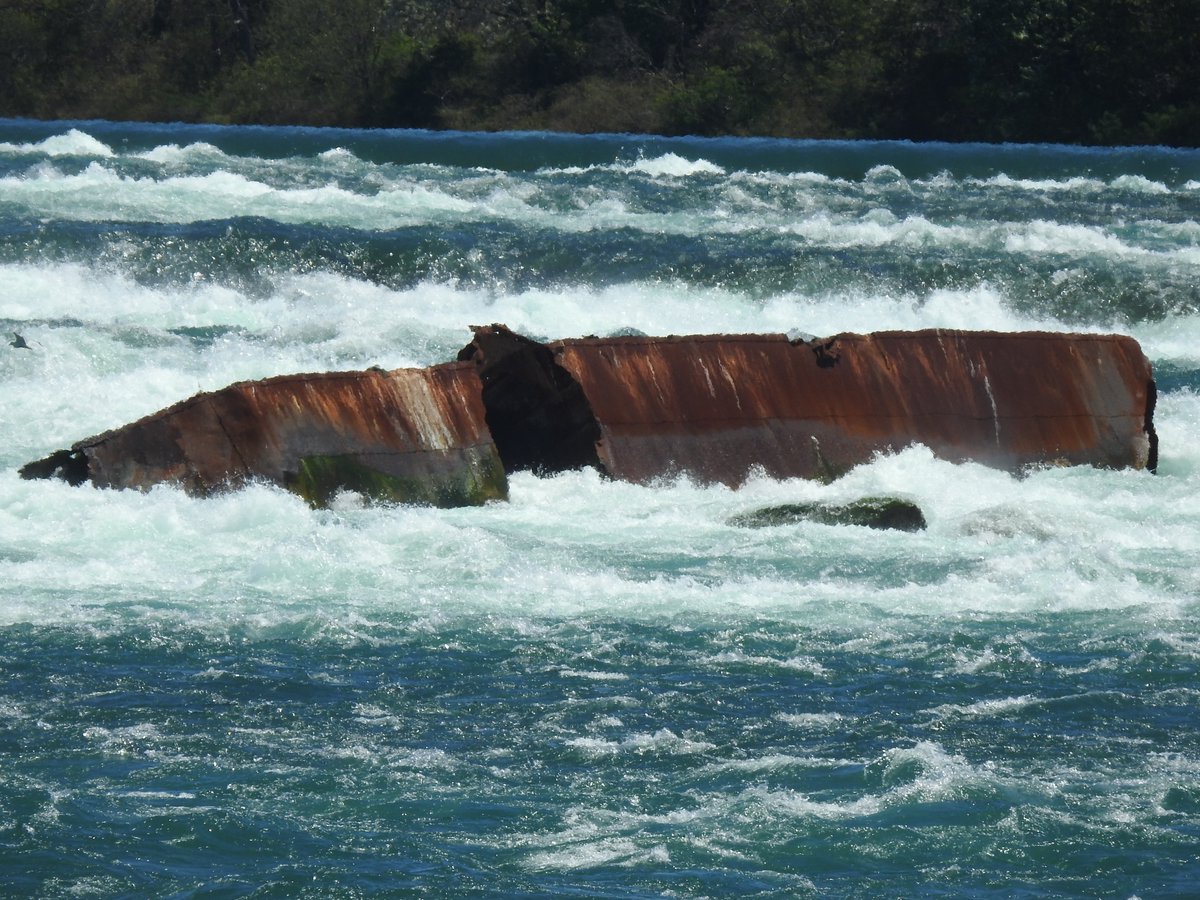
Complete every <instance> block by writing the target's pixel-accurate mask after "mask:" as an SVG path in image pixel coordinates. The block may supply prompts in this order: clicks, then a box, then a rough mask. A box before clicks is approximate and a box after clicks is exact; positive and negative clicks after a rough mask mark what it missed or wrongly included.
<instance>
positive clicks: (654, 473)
mask: <svg viewBox="0 0 1200 900" xmlns="http://www.w3.org/2000/svg"><path fill="white" fill-rule="evenodd" d="M550 346H551V348H552V349H553V351H554V354H555V361H556V362H557V363H558V365H560V366H562V368H563V369H565V370H566V371H567V372H569V373H570V374H571V376H572V377H573V378H574V379H575V380H577V381H578V383H579V384H580V385H581V386H582V388H583V393H584V395H585V396H586V398H587V401H588V403H589V405H590V408H591V412H592V414H593V415H594V416H595V419H596V422H597V423H598V425H599V429H600V439H599V441H598V442H597V457H598V459H599V462H600V464H601V465H602V466H603V468H604V469H605V470H606V471H607V472H608V473H609V474H610V475H612V476H613V477H615V478H620V479H626V480H632V481H640V482H644V481H648V480H651V479H654V478H657V477H661V476H665V475H673V474H677V473H686V474H688V475H690V476H692V477H695V478H697V479H698V480H701V481H711V482H723V483H726V484H731V485H736V484H739V483H740V482H742V481H743V480H744V479H745V478H746V477H747V476H748V475H749V474H750V473H751V472H752V471H754V470H756V469H761V470H762V471H764V472H765V473H766V474H768V475H771V476H773V477H776V478H788V477H801V478H821V479H828V478H833V477H837V476H838V475H840V474H842V473H844V472H846V471H847V470H849V469H850V468H852V467H854V466H856V465H859V464H861V463H863V462H866V461H868V460H870V459H871V458H872V457H873V456H875V455H876V454H878V453H880V452H888V451H895V450H899V449H902V448H903V447H906V446H909V445H911V444H917V443H919V444H924V445H926V446H928V447H929V448H930V449H932V451H933V452H934V453H935V454H937V455H938V456H940V457H942V458H945V459H948V460H953V461H964V460H974V461H978V462H981V463H984V464H987V465H991V466H996V467H998V468H1003V469H1007V470H1010V471H1019V470H1021V469H1024V468H1025V467H1028V466H1031V465H1040V464H1052V465H1058V464H1067V465H1075V464H1082V465H1093V466H1101V467H1116V468H1120V467H1132V468H1153V467H1154V465H1155V463H1156V452H1157V450H1156V448H1157V442H1156V438H1155V435H1154V431H1153V424H1152V415H1153V407H1154V383H1153V378H1152V372H1151V368H1150V364H1149V362H1148V361H1147V359H1146V357H1145V356H1144V354H1143V353H1142V351H1141V348H1140V347H1139V346H1138V344H1137V342H1136V341H1134V340H1133V339H1131V338H1128V337H1122V336H1117V335H1090V334H1051V333H1019V334H1001V333H993V332H964V331H946V330H930V331H920V332H880V333H875V334H867V335H860V334H842V335H838V336H836V337H833V338H828V339H820V340H813V341H807V342H799V341H789V340H788V339H787V337H786V336H784V335H751V336H728V335H725V336H699V337H671V338H641V337H630V338H612V339H582V340H569V341H560V342H557V343H554V344H551V345H550Z"/></svg>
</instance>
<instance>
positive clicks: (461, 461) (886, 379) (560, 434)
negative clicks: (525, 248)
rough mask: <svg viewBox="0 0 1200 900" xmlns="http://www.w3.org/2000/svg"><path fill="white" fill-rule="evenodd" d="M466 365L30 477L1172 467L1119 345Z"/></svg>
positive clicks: (198, 487) (282, 392)
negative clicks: (975, 465)
mask: <svg viewBox="0 0 1200 900" xmlns="http://www.w3.org/2000/svg"><path fill="white" fill-rule="evenodd" d="M474 332H475V334H474V339H473V340H472V341H471V343H470V344H468V345H467V347H465V348H464V349H463V351H462V352H461V353H460V354H459V361H458V362H454V363H447V364H444V365H438V366H432V367H430V368H428V369H398V370H395V371H392V372H384V371H382V370H371V371H367V372H335V373H325V374H313V375H294V376H286V377H280V378H270V379H266V380H264V381H256V382H243V383H239V384H235V385H231V386H230V387H228V388H225V389H223V390H220V391H215V392H212V393H207V394H200V395H197V396H196V397H193V398H191V399H189V400H186V401H183V402H182V403H179V404H177V405H175V406H173V407H170V408H169V409H166V410H163V411H162V412H160V413H156V414H154V415H152V416H148V417H146V418H145V419H142V420H139V421H138V422H134V423H132V424H130V425H127V426H125V427H123V428H118V429H115V430H113V431H110V432H106V433H105V434H102V435H98V436H96V437H93V438H89V439H86V440H83V441H80V442H79V443H77V444H75V445H74V446H73V447H72V448H71V449H69V450H62V451H59V452H57V453H55V454H52V455H51V456H49V457H47V458H46V459H44V460H39V461H37V462H33V463H30V464H28V465H27V466H25V467H24V468H23V469H22V473H21V474H22V475H23V476H24V477H27V478H35V477H50V476H58V477H62V478H65V479H66V480H68V481H71V482H73V483H84V482H90V483H92V484H94V485H97V486H100V487H120V488H127V487H133V488H143V489H144V488H148V487H151V486H153V485H155V484H160V483H173V484H178V485H181V486H183V487H184V488H186V489H187V490H189V491H191V492H193V493H198V494H205V493H209V492H211V491H213V490H218V489H223V488H227V487H236V486H237V485H240V484H243V483H245V482H247V481H250V480H263V481H268V482H271V483H275V484H279V485H283V486H285V487H287V488H289V489H291V490H293V491H296V492H297V493H299V494H301V495H302V496H304V497H306V498H307V499H308V500H309V501H310V502H311V503H313V504H315V505H323V504H326V503H328V502H329V501H330V499H332V497H333V496H334V495H335V494H336V493H337V492H338V491H342V490H351V491H357V492H359V493H362V494H364V495H367V496H368V497H372V498H375V499H380V500H387V501H395V502H403V503H427V504H433V505H438V506H460V505H467V504H476V503H483V502H487V501H488V500H492V499H500V498H503V497H505V496H506V494H507V473H509V472H514V471H520V470H533V471H535V472H538V473H552V472H558V471H564V470H569V469H577V468H580V467H584V466H595V467H597V468H599V469H600V470H602V471H603V472H605V473H606V474H607V475H609V476H611V477H613V478H617V479H622V480H628V481H635V482H649V481H652V480H654V479H657V478H662V477H669V476H674V475H679V474H683V475H687V476H689V477H692V478H694V479H696V480H697V481H701V482H717V483H724V484H729V485H733V486H736V485H738V484H740V483H742V482H743V481H744V480H745V479H746V478H747V477H749V476H750V475H751V474H752V473H754V472H756V471H762V472H764V473H766V474H767V475H770V476H773V477H776V478H796V477H799V478H818V479H826V480H827V479H832V478H836V477H838V476H839V475H841V474H843V473H844V472H846V471H848V470H849V469H851V468H853V467H854V466H857V465H860V464H862V463H864V462H867V461H869V460H870V459H871V458H872V457H874V456H875V455H877V454H879V453H881V452H890V451H896V450H900V449H902V448H904V447H906V446H909V445H911V444H914V443H919V444H924V445H925V446H928V447H929V448H930V449H931V450H932V451H933V452H934V453H935V454H937V455H938V456H940V457H942V458H944V459H947V460H951V461H955V462H961V461H966V460H974V461H977V462H980V463H983V464H986V465H990V466H995V467H998V468H1002V469H1006V470H1009V471H1014V472H1017V471H1020V470H1022V469H1025V468H1026V467H1029V466H1036V465H1092V466H1101V467H1110V468H1135V469H1143V468H1145V469H1153V468H1154V467H1155V465H1156V463H1157V438H1156V436H1155V432H1154V426H1153V412H1154V402H1155V390H1154V382H1153V373H1152V371H1151V368H1150V363H1149V361H1148V360H1147V359H1146V357H1145V355H1144V354H1143V353H1142V351H1141V348H1140V347H1139V346H1138V345H1137V343H1136V342H1135V341H1134V340H1132V339H1131V338H1128V337H1122V336H1117V335H1079V334H1050V333H1018V334H1000V333H994V332H966V331H946V330H930V331H918V332H880V333H876V334H867V335H860V334H842V335H837V336H835V337H831V338H824V339H814V340H807V341H801V340H789V339H788V338H787V337H786V336H785V335H742V336H738V335H733V336H730V335H712V336H690V337H666V338H651V337H614V338H581V339H575V340H563V341H555V342H552V343H548V344H547V343H540V342H538V341H534V340H531V339H529V338H525V337H522V336H520V335H518V334H515V333H514V332H512V331H510V330H508V329H507V328H505V327H504V326H502V325H492V326H487V327H479V328H476V329H475V330H474Z"/></svg>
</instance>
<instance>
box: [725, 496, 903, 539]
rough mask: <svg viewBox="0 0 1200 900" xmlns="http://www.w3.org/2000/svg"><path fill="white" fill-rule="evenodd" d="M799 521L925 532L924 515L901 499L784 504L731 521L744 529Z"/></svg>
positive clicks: (740, 516) (764, 508) (865, 498)
mask: <svg viewBox="0 0 1200 900" xmlns="http://www.w3.org/2000/svg"><path fill="white" fill-rule="evenodd" d="M797 522H819V523H820V524H822V525H861V526H863V527H866V528H878V529H894V530H896V531H923V530H924V529H925V524H926V523H925V514H924V513H923V512H921V507H919V506H917V504H915V503H913V502H912V501H911V500H903V499H901V498H899V497H864V498H863V499H861V500H855V501H853V502H852V503H847V504H844V505H841V506H831V505H828V504H824V503H784V504H781V505H779V506H766V507H763V508H762V509H756V510H753V511H751V512H747V513H742V514H741V515H737V516H734V517H733V518H732V519H730V520H729V524H730V525H736V526H738V527H741V528H770V527H773V526H777V525H793V524H795V523H797Z"/></svg>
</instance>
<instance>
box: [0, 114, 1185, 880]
mask: <svg viewBox="0 0 1200 900" xmlns="http://www.w3.org/2000/svg"><path fill="white" fill-rule="evenodd" d="M491 322H501V323H504V324H506V325H508V326H509V327H511V328H513V329H515V330H517V331H520V332H522V333H525V334H528V335H531V336H533V337H537V338H539V339H555V338H565V337H578V336H582V335H587V334H596V335H606V334H612V333H614V332H618V331H621V330H623V329H626V330H627V329H638V330H639V331H642V332H645V333H648V334H688V333H717V332H738V333H748V332H780V331H783V332H787V331H792V330H800V331H804V332H808V333H811V334H816V335H827V334H834V333H837V332H841V331H858V332H866V331H875V330H884V329H909V328H927V327H945V328H970V329H994V330H1001V331H1011V330H1026V329H1039V330H1051V331H1088V332H1120V333H1124V334H1129V335H1132V336H1133V337H1135V338H1136V339H1137V340H1138V341H1139V342H1140V343H1141V345H1142V347H1143V349H1144V350H1145V352H1146V354H1147V355H1148V356H1149V357H1150V359H1151V360H1152V362H1153V364H1154V367H1155V373H1156V378H1157V381H1158V387H1159V402H1158V409H1157V415H1156V422H1157V427H1158V432H1159V435H1160V439H1161V446H1160V465H1159V471H1158V473H1157V474H1151V473H1147V472H1133V471H1099V470H1093V469H1089V468H1050V469H1043V470H1036V471H1030V472H1028V473H1025V474H1023V475H1021V476H1019V477H1018V476H1014V475H1010V474H1007V473H1004V472H1000V471H995V470H990V469H986V468H983V467H981V466H978V465H974V464H962V465H955V464H950V463H947V462H943V461H940V460H938V459H936V458H934V457H933V456H932V455H931V453H930V452H928V450H926V449H925V448H923V447H920V446H914V447H910V448H907V449H905V450H903V451H901V452H898V453H895V454H893V455H887V456H883V457H880V458H878V459H877V460H875V461H874V462H872V463H871V464H869V465H865V466H862V467H860V468H858V469H855V470H853V471H852V472H850V473H849V474H848V475H846V476H845V477H843V478H841V479H839V480H837V481H834V482H832V483H830V484H819V483H810V482H803V481H787V482H777V481H772V480H769V479H766V478H757V479H753V480H752V481H751V482H750V483H749V484H748V485H746V486H745V487H743V488H741V489H740V490H730V489H728V488H724V487H713V486H704V485H698V484H694V483H690V482H689V481H687V480H678V481H671V482H667V483H661V484H655V485H650V486H638V485H631V484H624V483H619V482H611V481H605V480H603V479H601V478H600V477H599V476H598V475H597V474H596V473H595V472H593V471H581V472H573V473H569V474H564V475H560V476H558V477H554V478H548V479H539V478H536V477H533V476H532V475H526V474H521V475H517V476H515V477H513V478H512V479H511V484H510V493H511V499H510V501H508V502H505V503H495V504H491V505H488V506H484V507H479V508H469V509H453V510H441V509H426V508H415V507H394V506H371V505H367V504H364V503H363V502H362V501H361V500H360V499H359V498H357V497H355V496H347V495H344V496H342V497H341V498H339V499H338V500H337V501H336V502H335V503H334V505H333V507H332V508H330V509H326V510H314V509H311V508H309V507H308V506H307V505H306V504H305V503H304V502H303V501H302V500H301V499H300V498H298V497H296V496H293V495H291V494H289V493H287V492H285V491H283V490H280V489H276V488H273V487H267V486H256V487H251V488H249V489H246V490H242V491H238V492H234V493H228V494H223V495H220V496H216V497H212V498H209V499H196V498H191V497H188V496H186V495H185V494H183V493H182V492H181V491H179V490H177V489H175V488H170V487H160V488H156V489H154V490H152V491H150V492H148V493H138V492H133V491H127V492H121V491H105V490H97V489H94V488H91V487H82V488H73V487H70V486H68V485H66V484H63V483H59V482H49V481H35V482H29V481H23V480H21V479H20V478H19V477H18V475H17V470H18V469H19V468H20V466H21V465H22V464H24V463H25V462H28V461H30V460H32V459H36V458H39V457H42V456H44V455H46V454H47V453H49V452H50V451H52V450H56V449H59V448H61V447H66V446H69V445H70V444H72V443H73V442H75V441H77V440H79V439H82V438H85V437H88V436H91V435H93V434H96V433H98V432H101V431H104V430H106V429H108V428H111V427H115V426H117V425H121V424H124V423H126V422H129V421H132V420H134V419H136V418H139V417H140V416H143V415H146V414H148V413H151V412H153V411H155V410H157V409H160V408H162V407H164V406H167V405H170V404H171V403H174V402H175V401H177V400H180V399H183V398H185V397H187V396H190V395H191V394H194V393H196V392H197V391H200V390H212V389H216V388H220V387H222V386H224V385H226V384H229V383H230V382H234V381H238V380H242V379H249V378H260V377H265V376H270V375H277V374H285V373H294V372H307V371H319V370H327V369H363V368H366V367H368V366H373V365H379V366H383V367H385V368H389V369H390V368H396V367H401V366H425V365H429V364H433V363H437V362H443V361H446V360H449V359H451V358H453V356H454V355H455V353H456V352H457V351H458V350H459V348H460V347H462V346H463V345H464V344H466V343H467V342H468V341H469V340H470V337H471V334H470V331H469V326H470V325H473V324H487V323H491ZM0 330H2V331H3V332H5V333H6V334H5V341H4V343H3V344H0V893H3V894H4V895H5V896H13V897H16V896H29V897H39V898H42V897H44V898H51V897H146V896H170V897H178V898H185V897H187V898H193V897H195V898H198V897H205V898H217V897H221V898H226V897H229V898H232V897H255V898H268V897H271V898H292V897H311V898H317V897H321V898H325V897H368V896H380V897H388V896H422V897H446V898H459V897H558V896H566V895H573V896H589V897H590V896H603V897H667V896H670V897H688V898H698V897H735V896H736V897H747V896H759V897H801V898H804V897H812V898H860V897H861V898H884V897H887V898H890V897H956V898H957V897H968V898H1012V897H1025V898H1042V897H1105V898H1107V897H1112V898H1123V900H1125V898H1133V897H1139V898H1144V900H1150V898H1162V897H1194V896H1196V895H1197V892H1198V891H1200V151H1194V150H1189V151H1175V150H1166V149H1154V148H1129V149H1116V150H1091V149H1081V148H1068V147H1053V146H1040V147H991V146H979V145H961V146H950V145H914V144H893V143H822V142H787V141H774V140H691V139H680V140H666V139H655V138H639V137H630V136H598V137H574V136H554V135H541V134H508V135H503V134H502V135H467V134H433V133H421V132H366V131H362V132H358V131H327V130H305V129H269V128H204V127H190V126H178V125H166V126H150V125H118V124H112V123H103V122H84V123H61V122H50V123H37V122H26V121H0ZM10 332H16V333H19V334H21V335H23V336H24V338H25V339H26V341H27V342H28V344H29V347H28V348H18V347H12V346H10V344H9V341H10V340H12V339H13V338H12V335H11V334H10ZM868 495H895V496H902V497H905V498H908V499H910V500H913V501H915V502H916V503H917V504H919V505H920V507H921V508H922V510H923V511H924V514H925V517H926V519H927V521H928V528H927V529H926V530H925V531H922V532H918V533H902V532H888V531H875V530H871V529H867V528H861V527H855V526H830V525H824V524H817V523H799V524H792V525H785V526H780V527H772V528H761V529H749V528H744V527H739V526H738V525H736V524H732V523H731V519H733V517H735V516H737V515H738V514H740V513H744V512H746V511H747V510H751V509H754V508H757V507H761V506H764V505H769V504H774V503H789V502H800V501H825V502H831V503H841V502H845V501H850V500H854V499H857V498H860V497H863V496H868Z"/></svg>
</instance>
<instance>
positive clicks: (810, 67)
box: [0, 0, 1200, 146]
mask: <svg viewBox="0 0 1200 900" xmlns="http://www.w3.org/2000/svg"><path fill="white" fill-rule="evenodd" d="M1198 21H1200V0H1088V2H1085V0H610V2H601V0H491V2H488V0H484V2H470V0H338V2H328V0H6V2H5V3H4V4H2V5H0V115H8V116H34V117H41V118H93V117H96V118H110V119H150V120H183V121H196V122H243V123H245V122H257V123H265V124H285V123H291V124H313V125H351V126H400V127H428V128H464V129H502V128H536V129H552V130H568V131H578V132H587V131H637V132H660V133H666V134H678V133H696V134H718V133H721V134H742V135H749V134H770V135H780V136H810V137H839V136H844V137H879V138H911V139H917V140H921V139H935V138H936V139H944V140H986V141H1057V142H1068V143H1089V144H1096V143H1100V144H1112V143H1164V144H1175V145H1189V146H1195V145H1197V144H1200V92H1198V91H1197V90H1196V85H1198V84H1200V41H1197V40H1196V31H1197V25H1196V23H1197V22H1198Z"/></svg>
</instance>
